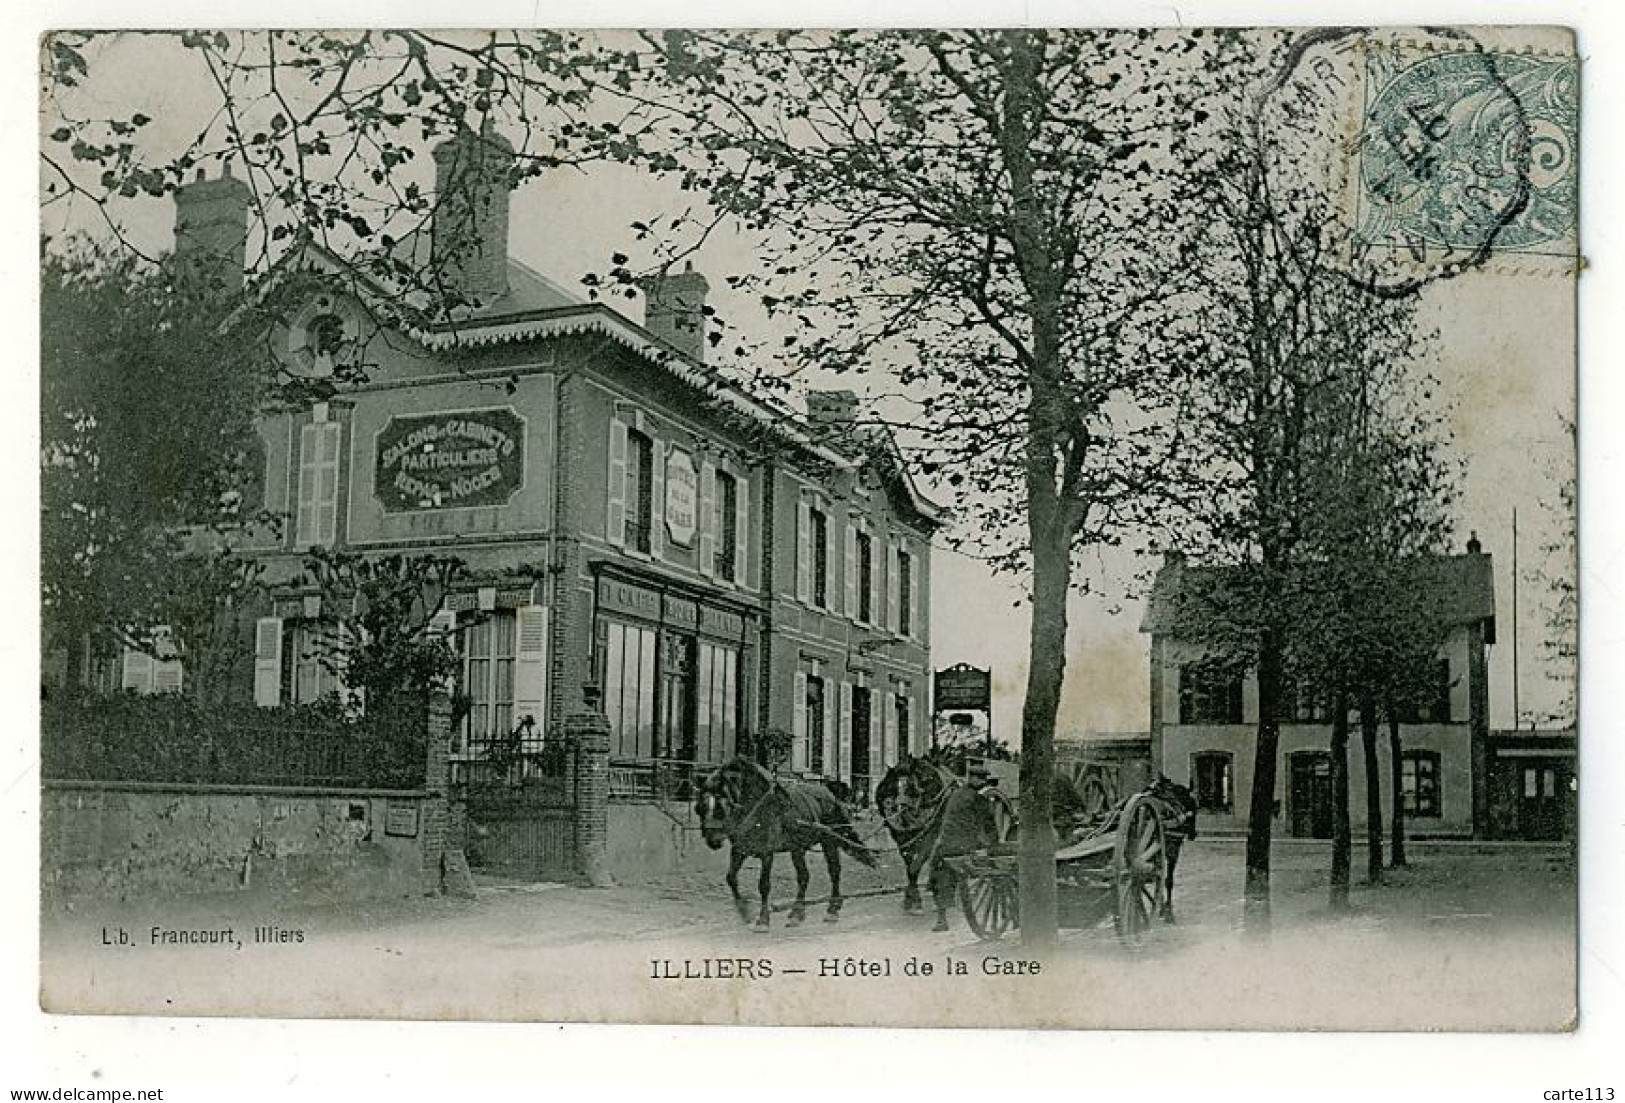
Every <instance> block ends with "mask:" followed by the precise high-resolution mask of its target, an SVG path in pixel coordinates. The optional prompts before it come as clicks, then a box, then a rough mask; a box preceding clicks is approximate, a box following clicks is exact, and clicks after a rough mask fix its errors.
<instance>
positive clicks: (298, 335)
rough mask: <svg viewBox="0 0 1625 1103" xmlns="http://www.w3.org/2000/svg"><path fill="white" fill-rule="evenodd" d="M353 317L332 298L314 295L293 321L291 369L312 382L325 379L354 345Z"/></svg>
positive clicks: (289, 349)
mask: <svg viewBox="0 0 1625 1103" xmlns="http://www.w3.org/2000/svg"><path fill="white" fill-rule="evenodd" d="M356 332H357V326H356V321H355V318H354V316H353V315H352V314H351V313H350V312H349V311H348V310H347V309H345V306H344V304H343V303H342V302H340V300H339V299H337V298H336V297H335V296H332V295H318V296H317V297H316V298H315V299H313V300H312V301H311V302H310V303H308V304H307V305H306V306H305V308H304V309H303V310H301V311H300V312H299V314H298V316H297V317H296V318H295V319H294V321H293V324H292V326H291V327H290V332H289V334H288V351H289V353H290V355H291V357H292V359H293V362H294V368H295V370H296V371H298V372H300V373H301V374H304V375H308V376H310V377H312V378H317V379H325V378H328V377H330V376H331V375H333V373H334V370H335V368H336V367H337V366H338V365H340V364H343V363H344V362H345V360H346V358H347V356H348V354H349V352H350V349H351V348H352V346H353V345H354V344H355V341H356Z"/></svg>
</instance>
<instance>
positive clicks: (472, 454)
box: [373, 407, 525, 513]
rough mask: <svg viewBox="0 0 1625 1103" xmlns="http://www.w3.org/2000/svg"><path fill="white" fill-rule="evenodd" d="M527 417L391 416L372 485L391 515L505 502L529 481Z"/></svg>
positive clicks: (498, 412)
mask: <svg viewBox="0 0 1625 1103" xmlns="http://www.w3.org/2000/svg"><path fill="white" fill-rule="evenodd" d="M524 473H525V419H524V418H522V417H520V416H519V415H518V414H516V413H515V412H514V411H513V410H511V409H509V408H507V407H498V408H495V409H488V410H450V411H446V412H444V413H436V414H418V415H413V416H409V417H392V418H390V419H389V424H388V425H385V426H384V428H383V429H382V430H380V431H379V433H378V439H377V466H376V469H375V472H374V482H373V485H374V487H375V488H376V492H377V494H378V500H379V501H380V502H382V503H383V506H384V509H385V510H386V511H387V512H390V513H404V512H408V511H412V510H423V509H467V508H469V507H472V506H500V505H506V504H507V502H508V500H509V499H510V498H512V497H513V496H514V494H515V493H516V492H517V491H518V490H519V488H520V486H521V484H522V483H523V482H524Z"/></svg>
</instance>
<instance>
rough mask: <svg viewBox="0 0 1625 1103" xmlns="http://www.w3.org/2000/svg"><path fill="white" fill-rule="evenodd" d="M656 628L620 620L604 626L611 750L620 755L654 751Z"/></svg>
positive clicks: (644, 754)
mask: <svg viewBox="0 0 1625 1103" xmlns="http://www.w3.org/2000/svg"><path fill="white" fill-rule="evenodd" d="M656 636H657V633H656V630H655V629H653V628H645V627H641V626H638V625H633V624H622V623H620V622H618V621H609V622H606V623H605V624H604V626H603V642H602V646H603V655H602V661H601V663H600V666H599V669H600V670H602V671H603V678H604V714H605V715H606V716H607V717H608V718H609V731H610V748H611V751H610V753H611V754H613V755H614V756H615V757H617V758H653V757H654V754H655V641H656Z"/></svg>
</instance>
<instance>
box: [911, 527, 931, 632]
mask: <svg viewBox="0 0 1625 1103" xmlns="http://www.w3.org/2000/svg"><path fill="white" fill-rule="evenodd" d="M930 554H931V549H930V548H929V546H928V547H927V548H926V550H925V555H916V554H914V553H913V552H912V551H910V552H909V556H908V635H909V636H910V637H911V638H913V639H917V640H923V639H925V626H924V625H922V624H921V623H920V591H921V590H922V589H924V588H925V557H926V556H927V555H930Z"/></svg>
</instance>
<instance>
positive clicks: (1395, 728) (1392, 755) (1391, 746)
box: [1385, 693, 1405, 869]
mask: <svg viewBox="0 0 1625 1103" xmlns="http://www.w3.org/2000/svg"><path fill="white" fill-rule="evenodd" d="M1385 704H1386V706H1387V712H1388V774H1389V777H1390V779H1391V780H1392V786H1391V788H1390V790H1389V796H1390V799H1392V800H1393V802H1394V829H1393V839H1394V841H1393V848H1392V849H1391V850H1390V851H1389V852H1388V864H1389V865H1391V866H1393V867H1394V868H1395V869H1399V868H1400V867H1402V866H1404V864H1405V781H1404V770H1403V762H1402V759H1403V758H1404V750H1405V747H1404V744H1403V743H1402V742H1401V740H1400V737H1399V713H1398V712H1396V711H1395V710H1394V695H1393V694H1392V693H1390V694H1389V695H1388V698H1387V701H1386V702H1385Z"/></svg>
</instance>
